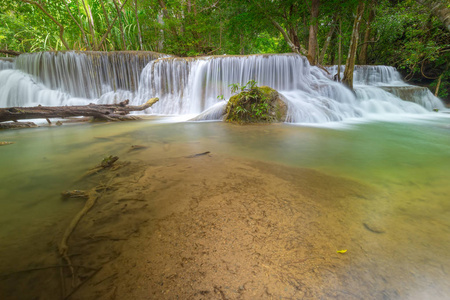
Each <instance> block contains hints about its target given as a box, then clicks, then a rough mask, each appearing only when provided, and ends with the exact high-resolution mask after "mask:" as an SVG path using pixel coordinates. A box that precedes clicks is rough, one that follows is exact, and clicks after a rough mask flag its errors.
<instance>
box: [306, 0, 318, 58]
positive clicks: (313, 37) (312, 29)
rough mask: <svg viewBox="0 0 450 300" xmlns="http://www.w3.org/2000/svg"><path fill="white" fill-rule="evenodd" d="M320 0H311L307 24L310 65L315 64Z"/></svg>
mask: <svg viewBox="0 0 450 300" xmlns="http://www.w3.org/2000/svg"><path fill="white" fill-rule="evenodd" d="M319 5H320V0H312V6H311V24H310V25H309V41H308V60H309V63H310V64H311V65H315V64H316V49H317V31H318V29H319V23H318V22H319V20H318V17H319Z"/></svg>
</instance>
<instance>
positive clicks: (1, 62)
mask: <svg viewBox="0 0 450 300" xmlns="http://www.w3.org/2000/svg"><path fill="white" fill-rule="evenodd" d="M12 68H14V60H13V59H6V58H0V71H2V70H8V69H12ZM0 82H1V81H0Z"/></svg>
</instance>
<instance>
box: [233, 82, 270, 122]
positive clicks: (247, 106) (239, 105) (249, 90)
mask: <svg viewBox="0 0 450 300" xmlns="http://www.w3.org/2000/svg"><path fill="white" fill-rule="evenodd" d="M230 87H231V92H232V93H233V94H235V93H239V94H237V95H235V96H233V97H231V98H230V100H229V105H228V118H227V120H228V121H233V122H239V123H240V122H246V123H253V122H270V121H272V120H273V117H271V116H270V113H269V108H270V101H271V98H270V95H269V93H267V91H265V90H264V89H263V88H260V87H258V86H257V82H256V81H255V80H250V81H249V82H247V84H245V85H240V84H231V85H230Z"/></svg>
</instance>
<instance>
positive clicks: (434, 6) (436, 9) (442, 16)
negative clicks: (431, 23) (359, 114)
mask: <svg viewBox="0 0 450 300" xmlns="http://www.w3.org/2000/svg"><path fill="white" fill-rule="evenodd" d="M416 2H417V3H420V4H422V5H423V6H425V7H426V8H428V9H429V10H430V11H431V13H432V14H433V15H435V16H436V17H438V19H439V20H440V21H441V22H442V23H443V24H444V26H445V28H446V29H447V30H448V31H450V2H449V1H448V0H416Z"/></svg>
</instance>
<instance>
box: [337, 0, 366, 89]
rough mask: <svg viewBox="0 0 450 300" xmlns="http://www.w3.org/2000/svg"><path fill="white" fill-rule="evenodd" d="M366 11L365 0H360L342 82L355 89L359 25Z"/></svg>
mask: <svg viewBox="0 0 450 300" xmlns="http://www.w3.org/2000/svg"><path fill="white" fill-rule="evenodd" d="M363 13H364V2H363V1H361V0H360V1H359V3H358V7H357V9H356V17H355V22H354V23H353V31H352V38H351V41H350V47H349V49H348V56H347V63H346V64H345V70H344V79H343V80H342V82H343V83H344V84H345V85H347V86H348V87H349V88H350V89H353V69H354V68H355V59H356V49H357V48H358V39H359V27H360V25H361V19H362V15H363Z"/></svg>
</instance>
